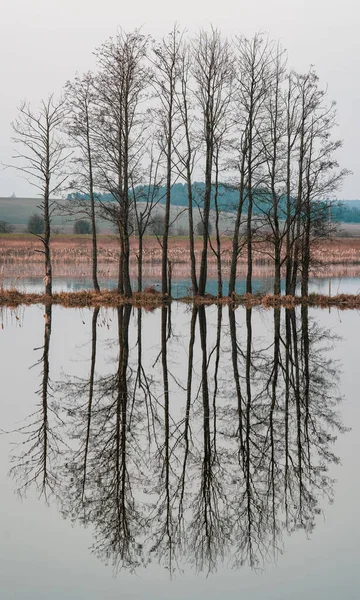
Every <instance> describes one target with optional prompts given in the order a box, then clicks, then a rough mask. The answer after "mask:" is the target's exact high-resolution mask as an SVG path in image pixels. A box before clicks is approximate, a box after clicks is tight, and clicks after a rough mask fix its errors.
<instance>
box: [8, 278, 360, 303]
mask: <svg viewBox="0 0 360 600" xmlns="http://www.w3.org/2000/svg"><path fill="white" fill-rule="evenodd" d="M99 281H100V286H101V287H102V288H108V289H113V288H116V285H117V282H116V280H114V279H100V280H99ZM131 283H132V286H133V289H134V291H135V290H136V289H137V283H136V280H132V282H131ZM228 284H229V282H228V280H227V279H224V283H223V295H226V294H227V291H228ZM147 285H155V286H156V288H157V289H159V290H160V289H161V280H160V279H159V278H149V277H144V280H143V288H145V286H147ZM3 286H4V287H5V288H6V287H11V286H14V287H16V288H17V289H20V290H21V291H27V292H42V291H43V290H44V282H43V280H42V279H40V278H25V279H17V280H13V279H6V278H5V279H4V280H3ZM92 287H93V285H92V280H91V279H86V278H74V279H70V278H62V279H57V278H54V280H53V290H54V291H56V292H60V291H67V292H76V291H79V290H86V289H92ZM245 289H246V281H245V279H240V278H239V279H238V281H237V283H236V292H237V293H238V294H244V293H245ZM281 289H282V292H284V289H285V284H284V280H282V282H281ZM206 291H207V293H209V294H213V295H214V296H216V294H217V281H216V280H215V279H209V280H208V282H207V285H206ZM253 291H254V293H256V292H262V293H266V292H268V293H270V294H271V293H272V292H273V278H272V277H261V278H260V277H258V278H256V277H254V278H253ZM309 292H310V293H311V292H315V293H317V294H325V295H328V294H329V293H330V295H331V296H334V295H336V294H360V277H333V278H331V279H326V278H322V279H311V280H310V285H309ZM171 293H172V296H173V298H181V297H184V296H188V295H191V280H190V279H173V281H172V286H171Z"/></svg>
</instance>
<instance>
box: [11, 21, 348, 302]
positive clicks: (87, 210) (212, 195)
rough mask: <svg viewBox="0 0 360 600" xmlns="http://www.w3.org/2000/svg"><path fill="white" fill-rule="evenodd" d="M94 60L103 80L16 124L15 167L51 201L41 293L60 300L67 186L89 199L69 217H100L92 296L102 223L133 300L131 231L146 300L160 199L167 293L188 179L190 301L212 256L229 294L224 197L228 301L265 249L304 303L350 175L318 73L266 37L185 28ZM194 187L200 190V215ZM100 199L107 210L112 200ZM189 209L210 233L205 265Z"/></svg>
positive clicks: (84, 82)
mask: <svg viewBox="0 0 360 600" xmlns="http://www.w3.org/2000/svg"><path fill="white" fill-rule="evenodd" d="M95 56H96V60H97V71H96V72H94V73H90V72H88V73H85V74H84V75H76V77H75V78H74V79H73V80H72V81H69V82H68V83H67V84H66V86H65V91H64V95H63V99H62V100H61V101H59V102H55V101H54V99H53V97H50V98H49V100H48V101H47V102H43V103H42V105H41V107H40V110H39V112H38V113H34V112H33V111H32V110H31V108H30V107H29V105H28V104H24V105H22V106H21V108H20V113H19V118H18V120H17V121H16V122H15V123H14V131H15V141H16V142H18V143H19V144H21V147H22V149H21V150H20V152H19V155H18V158H19V163H18V164H19V168H20V169H21V170H23V171H25V173H27V174H29V175H30V176H31V177H32V178H35V182H36V184H37V185H38V187H39V188H40V193H41V197H42V201H43V204H42V208H43V213H44V219H45V233H44V235H43V236H41V240H42V242H43V244H44V252H45V259H46V281H47V282H48V283H47V287H46V293H51V256H50V217H51V200H50V197H51V194H55V193H56V192H57V191H58V190H59V189H60V187H61V186H64V183H65V180H67V186H68V189H71V190H72V191H75V192H79V193H80V197H81V198H82V199H79V200H77V201H75V200H73V201H72V203H71V204H72V205H71V210H72V211H73V212H76V213H77V214H86V215H88V216H89V217H90V218H91V222H92V236H93V253H92V264H93V285H94V289H96V290H99V282H98V275H97V234H96V219H97V216H98V214H101V215H102V216H103V217H104V216H105V218H107V219H108V220H109V221H110V222H111V223H112V224H113V225H114V226H115V228H116V231H117V234H118V239H119V276H118V291H119V292H120V293H123V294H125V295H126V296H131V294H132V286H131V281H130V261H131V258H132V257H131V246H130V236H131V233H132V232H133V231H134V228H135V229H136V233H137V237H138V242H139V243H138V254H137V259H138V288H139V290H141V286H142V257H143V249H144V244H143V242H144V234H145V230H146V227H147V225H148V224H149V221H150V220H151V214H152V212H153V210H154V208H155V207H156V206H157V204H158V203H159V202H160V200H161V201H164V202H165V212H164V228H163V232H162V235H161V236H159V237H158V239H159V243H160V244H161V247H162V286H161V289H162V293H163V294H167V293H168V288H169V282H168V272H169V244H168V240H169V231H170V227H171V224H172V222H171V211H170V208H171V191H172V186H173V185H174V183H175V182H177V181H183V182H185V183H186V189H187V195H188V204H187V214H188V221H189V258H190V261H189V262H190V271H191V281H192V291H193V293H194V294H199V295H201V296H203V295H204V294H205V290H206V283H207V267H208V259H209V253H213V254H214V256H215V257H216V263H217V273H218V295H219V296H221V295H222V294H223V272H224V268H223V254H224V245H223V238H222V235H221V233H220V229H219V214H220V211H221V208H222V205H221V193H220V187H221V186H222V187H224V186H225V187H227V188H229V189H231V190H236V191H237V197H238V199H237V202H236V203H235V204H234V205H233V206H232V207H231V209H232V211H233V213H234V223H233V233H232V249H231V258H230V274H229V295H232V294H234V293H235V290H236V279H237V265H238V260H239V256H240V255H244V256H246V260H247V277H246V291H247V292H248V293H251V292H252V289H253V287H252V279H253V277H252V272H253V261H254V250H255V249H256V248H262V251H263V252H264V253H266V254H267V255H268V256H269V255H270V257H271V260H272V262H273V273H274V293H275V294H279V293H280V281H281V277H282V274H284V275H285V282H286V283H285V288H286V290H285V291H286V293H287V294H295V288H296V284H297V282H298V281H299V279H301V291H302V294H303V295H307V293H308V281H309V272H310V267H311V245H312V242H313V241H314V239H316V236H317V235H318V231H319V230H320V229H321V230H322V232H323V231H324V228H323V227H320V225H323V224H324V223H326V222H327V216H328V209H329V199H331V198H332V196H333V194H334V192H335V190H336V189H337V188H338V186H339V185H340V184H341V182H342V180H343V178H344V176H345V175H346V170H344V169H339V167H338V164H337V161H336V157H335V154H336V150H337V149H338V148H339V146H340V145H341V142H340V141H338V140H334V139H333V137H332V134H333V129H334V126H335V124H336V122H335V119H336V111H335V106H334V103H329V102H328V100H327V94H326V90H324V89H322V88H321V86H320V84H319V81H318V77H317V75H316V73H315V71H314V69H313V68H312V67H311V68H310V70H309V71H308V72H307V73H305V74H298V73H296V72H294V71H292V70H291V71H289V70H288V69H287V56H286V53H285V52H284V51H283V50H282V49H281V47H280V46H279V45H277V44H276V43H274V42H272V41H269V40H268V39H267V38H266V37H264V36H262V35H258V34H257V35H255V36H254V37H253V38H252V39H247V38H245V37H244V36H238V37H236V38H235V39H234V40H232V41H231V42H230V41H229V40H227V39H225V38H223V36H222V35H221V33H220V32H219V31H218V30H217V29H210V30H209V31H204V30H201V31H200V32H199V33H198V34H197V35H196V36H194V37H192V38H189V37H188V36H187V35H186V34H185V33H184V32H181V31H179V30H178V28H177V26H176V25H175V26H174V28H173V30H172V31H171V32H170V34H169V35H168V36H166V37H164V38H163V39H162V40H160V41H154V40H152V39H150V38H149V37H148V36H145V35H143V34H142V33H141V32H140V31H137V30H136V31H134V32H132V33H125V32H122V31H121V32H120V33H118V34H117V35H116V36H115V37H114V38H110V39H109V40H108V41H106V42H105V43H104V44H103V45H102V46H101V47H100V48H98V49H97V50H96V52H95ZM24 147H25V151H24V150H23V148H24ZM67 148H69V150H67ZM65 166H66V168H65ZM195 178H197V179H199V178H202V179H203V181H204V191H203V197H202V199H201V202H200V203H198V206H197V207H196V206H195V201H194V181H195ZM160 189H161V190H163V196H164V197H163V198H162V197H161V194H160V192H159V190H160ZM100 192H101V193H100ZM104 193H106V194H108V195H109V194H110V197H111V199H112V201H110V202H109V201H106V202H105V201H104V199H103V198H104V196H103V194H104ZM85 198H86V199H85ZM194 208H198V209H199V211H200V216H201V222H202V249H201V255H200V258H199V259H198V260H197V255H196V252H195V243H194ZM227 208H229V207H227ZM211 209H213V210H214V211H215V231H214V235H213V236H212V237H210V235H209V224H210V220H209V219H210V211H211Z"/></svg>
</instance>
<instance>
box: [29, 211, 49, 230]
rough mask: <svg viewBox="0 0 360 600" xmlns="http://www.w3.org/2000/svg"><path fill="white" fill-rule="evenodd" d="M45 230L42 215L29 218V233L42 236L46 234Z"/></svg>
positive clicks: (34, 214)
mask: <svg viewBox="0 0 360 600" xmlns="http://www.w3.org/2000/svg"><path fill="white" fill-rule="evenodd" d="M44 229H45V221H44V217H42V216H41V215H39V214H37V213H33V214H32V215H31V216H30V217H29V220H28V224H27V230H28V232H29V233H36V234H38V235H41V234H42V233H44Z"/></svg>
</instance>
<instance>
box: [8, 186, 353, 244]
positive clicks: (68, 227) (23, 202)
mask: <svg viewBox="0 0 360 600" xmlns="http://www.w3.org/2000/svg"><path fill="white" fill-rule="evenodd" d="M204 188H205V185H204V183H202V182H198V183H195V184H194V186H193V193H194V207H195V208H196V207H201V206H202V205H203V196H204ZM149 191H150V192H153V191H155V190H153V189H150V190H149V188H148V186H143V187H140V186H139V187H137V188H136V189H135V194H136V197H137V199H138V201H141V200H143V199H144V196H146V194H147V193H148V192H149ZM76 196H77V194H69V196H68V198H67V199H66V200H59V201H60V202H64V203H66V202H68V201H70V202H71V200H73V199H75V198H76ZM214 196H215V194H214V189H213V193H212V200H211V208H212V209H214V208H215V197H214ZM81 197H82V198H86V196H85V195H83V196H81ZM156 197H157V199H158V200H159V204H160V205H164V204H165V188H164V187H162V188H159V189H157V190H156ZM112 199H113V197H112V196H111V195H110V194H104V195H102V196H101V200H102V201H111V200H112ZM258 201H259V205H260V204H261V206H262V207H264V206H266V201H267V200H266V196H264V195H262V197H261V198H258ZM237 202H238V192H237V191H236V190H233V189H229V188H227V187H225V186H220V188H219V196H218V206H219V209H220V211H222V212H223V213H228V219H227V221H228V222H229V221H230V220H231V219H232V216H231V213H232V212H234V211H235V210H236V206H237ZM171 204H172V206H173V207H174V209H175V208H176V212H178V211H179V210H181V208H185V207H187V204H188V200H187V189H186V185H185V184H182V183H176V184H174V185H173V187H172V189H171ZM281 204H282V206H283V208H285V199H282V201H281ZM38 205H39V198H16V197H12V198H0V221H7V222H8V223H9V224H10V225H14V226H15V228H16V230H17V231H22V230H25V229H26V227H27V222H28V220H29V217H30V216H31V215H32V214H33V213H34V212H36V213H38V212H40V209H39V208H38ZM269 206H270V202H269ZM246 208H247V206H246V202H245V206H244V211H246ZM259 213H260V210H259V209H258V208H257V207H256V206H254V215H256V214H259ZM331 217H332V220H333V221H335V222H343V223H350V224H351V223H354V224H355V223H359V224H360V200H343V201H341V203H334V205H333V207H332V210H331ZM73 222H74V218H69V217H66V216H61V215H57V214H54V216H53V219H52V224H53V227H54V229H59V230H60V231H65V232H69V231H72V227H73ZM186 222H187V219H186V214H183V215H182V218H181V227H186ZM99 225H100V230H103V231H105V230H107V231H108V230H109V224H108V223H106V222H105V221H102V222H100V223H99ZM224 227H225V226H224ZM226 227H227V226H226Z"/></svg>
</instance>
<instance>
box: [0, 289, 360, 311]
mask: <svg viewBox="0 0 360 600" xmlns="http://www.w3.org/2000/svg"><path fill="white" fill-rule="evenodd" d="M170 302H182V303H185V304H189V305H195V306H203V305H205V306H210V305H219V304H221V305H226V306H232V307H234V308H237V307H238V306H245V307H246V308H251V307H255V306H263V307H265V308H269V309H270V308H280V307H285V308H294V307H295V306H298V305H306V306H314V307H318V308H329V307H337V308H339V309H360V294H358V295H355V294H338V295H337V296H325V295H321V294H310V295H309V296H308V297H306V298H301V297H299V296H274V295H271V294H243V295H242V296H238V295H237V294H233V295H232V296H231V297H229V296H224V297H222V298H217V297H216V296H212V295H211V294H205V296H194V297H192V296H185V297H183V298H179V299H178V300H173V299H172V298H171V297H170V296H163V295H162V294H161V293H160V292H158V291H157V290H155V289H154V288H150V289H148V290H147V291H144V292H135V293H134V294H133V295H132V296H131V298H127V297H125V296H124V295H122V294H118V293H117V292H116V291H114V290H101V291H100V292H96V291H93V290H86V291H79V292H55V293H53V295H52V296H46V295H45V294H36V293H31V294H28V293H25V292H20V291H19V290H16V289H14V288H12V289H1V290H0V306H4V307H5V306H7V307H10V308H16V307H18V306H21V305H25V306H28V305H31V304H44V305H48V304H53V305H54V304H58V305H60V306H63V307H67V308H87V307H102V306H103V307H118V306H123V305H125V304H130V305H131V306H134V307H137V308H144V309H145V310H154V309H155V308H157V307H160V306H163V305H164V304H169V303H170Z"/></svg>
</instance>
